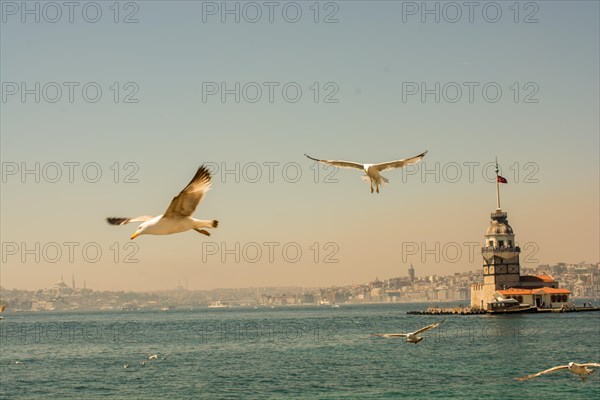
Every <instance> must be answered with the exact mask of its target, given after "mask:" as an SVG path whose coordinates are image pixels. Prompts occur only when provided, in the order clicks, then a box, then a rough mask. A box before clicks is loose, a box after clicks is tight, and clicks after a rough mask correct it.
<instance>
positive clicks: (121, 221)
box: [106, 215, 154, 225]
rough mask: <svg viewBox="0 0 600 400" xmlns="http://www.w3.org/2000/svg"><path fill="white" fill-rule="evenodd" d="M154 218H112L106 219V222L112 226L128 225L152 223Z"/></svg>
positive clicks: (144, 216) (147, 216) (143, 216)
mask: <svg viewBox="0 0 600 400" xmlns="http://www.w3.org/2000/svg"><path fill="white" fill-rule="evenodd" d="M152 218H154V217H153V216H152V215H142V216H141V217H135V218H119V217H110V218H106V221H107V222H108V223H109V224H111V225H126V224H128V223H130V222H146V221H150V220H151V219H152Z"/></svg>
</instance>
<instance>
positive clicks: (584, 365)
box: [578, 363, 600, 368]
mask: <svg viewBox="0 0 600 400" xmlns="http://www.w3.org/2000/svg"><path fill="white" fill-rule="evenodd" d="M578 365H580V366H582V367H599V368H600V364H598V363H587V364H578Z"/></svg>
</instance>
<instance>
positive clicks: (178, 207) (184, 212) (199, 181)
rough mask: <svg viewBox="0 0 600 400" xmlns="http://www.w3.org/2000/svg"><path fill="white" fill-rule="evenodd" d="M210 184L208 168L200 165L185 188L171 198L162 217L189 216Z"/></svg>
mask: <svg viewBox="0 0 600 400" xmlns="http://www.w3.org/2000/svg"><path fill="white" fill-rule="evenodd" d="M210 185H211V180H210V172H208V168H206V167H205V166H204V165H201V166H200V168H198V171H196V175H194V177H193V178H192V180H191V181H190V183H188V185H187V186H186V187H185V189H183V190H182V191H181V192H180V193H179V194H178V195H177V196H176V197H174V198H173V200H172V201H171V204H170V205H169V207H168V208H167V211H165V213H164V215H163V218H169V217H189V216H190V215H192V213H193V212H194V210H195V209H196V207H197V206H198V203H200V201H201V200H202V198H203V197H204V194H205V193H206V192H208V190H209V189H210Z"/></svg>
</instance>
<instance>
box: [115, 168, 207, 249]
mask: <svg viewBox="0 0 600 400" xmlns="http://www.w3.org/2000/svg"><path fill="white" fill-rule="evenodd" d="M210 186H211V179H210V173H209V172H208V168H206V167H205V166H204V165H201V166H200V168H198V171H197V172H196V175H194V178H192V180H191V182H190V183H189V184H188V185H187V186H186V187H185V188H184V189H183V190H182V191H181V193H179V194H178V195H177V196H176V197H174V198H173V200H172V201H171V204H170V205H169V207H168V208H167V211H165V213H164V214H163V215H159V216H157V217H154V216H151V215H145V216H141V217H136V218H107V219H106V220H107V221H108V223H109V224H111V225H125V224H128V223H130V222H142V224H140V226H138V228H137V231H135V233H134V234H133V235H131V239H132V240H133V239H135V238H136V237H138V236H139V235H145V234H150V235H170V234H172V233H179V232H185V231H187V230H190V229H193V230H195V231H196V232H199V233H201V234H203V235H206V236H210V233H209V232H208V231H207V230H205V229H201V228H216V227H217V226H218V225H219V221H217V220H199V219H195V218H192V213H193V212H194V210H196V207H197V206H198V203H200V201H201V200H202V198H203V197H204V195H205V194H206V192H208V191H209V190H210Z"/></svg>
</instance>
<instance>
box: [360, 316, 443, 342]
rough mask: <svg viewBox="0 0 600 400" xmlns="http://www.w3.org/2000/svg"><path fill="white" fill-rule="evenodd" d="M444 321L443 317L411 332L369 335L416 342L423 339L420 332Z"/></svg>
mask: <svg viewBox="0 0 600 400" xmlns="http://www.w3.org/2000/svg"><path fill="white" fill-rule="evenodd" d="M444 321H445V319H443V320H441V321H438V322H436V323H434V324H431V325H427V326H426V327H423V328H421V329H419V330H417V331H414V332H411V333H371V336H379V337H384V338H393V337H405V338H406V341H407V342H409V343H414V344H417V343H419V342H420V341H421V340H423V338H422V337H421V336H419V334H420V333H423V332H425V331H428V330H430V329H433V328H436V327H438V326H439V325H440V324H441V323H442V322H444Z"/></svg>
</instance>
